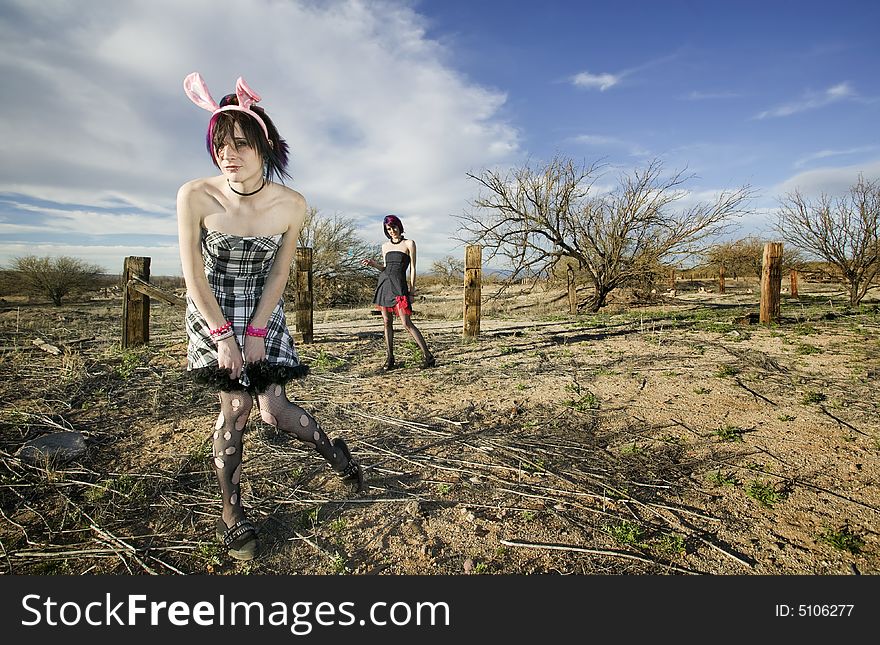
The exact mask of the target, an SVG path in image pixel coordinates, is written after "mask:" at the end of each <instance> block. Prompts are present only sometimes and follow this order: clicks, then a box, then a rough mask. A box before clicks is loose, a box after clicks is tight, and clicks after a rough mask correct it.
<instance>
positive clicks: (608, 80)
mask: <svg viewBox="0 0 880 645" xmlns="http://www.w3.org/2000/svg"><path fill="white" fill-rule="evenodd" d="M620 78H621V77H620V76H615V75H614V74H608V73H604V74H591V73H590V72H580V73H578V74H575V75H574V76H572V77H571V82H572V84H573V85H574V86H575V87H585V88H587V89H598V90H599V91H600V92H604V91H605V90H607V89H609V88H612V87H614V86H615V85H617V84H618V83H619V82H620Z"/></svg>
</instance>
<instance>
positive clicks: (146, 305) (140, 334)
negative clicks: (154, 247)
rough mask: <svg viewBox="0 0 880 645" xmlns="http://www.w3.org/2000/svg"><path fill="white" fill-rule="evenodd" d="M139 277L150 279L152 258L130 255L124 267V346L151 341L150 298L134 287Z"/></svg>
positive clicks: (147, 280)
mask: <svg viewBox="0 0 880 645" xmlns="http://www.w3.org/2000/svg"><path fill="white" fill-rule="evenodd" d="M134 278H138V279H140V280H142V281H144V282H149V281H150V258H144V257H134V256H129V257H127V258H125V264H124V265H123V269H122V346H123V347H137V346H139V345H146V344H147V343H149V342H150V298H149V296H147V295H146V294H143V293H140V292H139V291H136V290H135V289H133V288H132V286H131V284H130V282H131V281H132V280H133V279H134Z"/></svg>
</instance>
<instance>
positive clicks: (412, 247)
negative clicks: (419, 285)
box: [408, 240, 416, 294]
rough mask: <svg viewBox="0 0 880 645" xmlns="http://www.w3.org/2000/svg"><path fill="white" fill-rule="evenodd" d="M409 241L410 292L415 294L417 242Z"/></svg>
mask: <svg viewBox="0 0 880 645" xmlns="http://www.w3.org/2000/svg"><path fill="white" fill-rule="evenodd" d="M408 242H409V292H410V293H411V294H415V290H416V243H415V242H414V241H412V240H408Z"/></svg>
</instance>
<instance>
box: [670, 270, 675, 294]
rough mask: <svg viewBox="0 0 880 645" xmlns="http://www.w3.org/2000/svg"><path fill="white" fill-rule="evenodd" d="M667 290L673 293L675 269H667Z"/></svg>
mask: <svg viewBox="0 0 880 645" xmlns="http://www.w3.org/2000/svg"><path fill="white" fill-rule="evenodd" d="M669 288H670V289H672V290H673V291H675V267H672V268H671V269H669Z"/></svg>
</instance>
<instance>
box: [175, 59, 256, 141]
mask: <svg viewBox="0 0 880 645" xmlns="http://www.w3.org/2000/svg"><path fill="white" fill-rule="evenodd" d="M183 91H184V92H186V95H187V96H188V97H189V99H190V101H192V102H193V103H195V104H196V105H198V106H199V107H200V108H202V109H203V110H208V112H211V114H212V116H213V115H216V114H219V113H220V112H227V111H229V110H235V111H237V112H244V113H245V114H249V115H251V116H252V117H253V118H254V119H256V120H257V123H259V124H260V126H261V127H262V128H263V134H265V135H266V141H271V140H270V139H269V129H268V128H267V127H266V124H265V123H264V122H263V119H261V118H260V116H259V115H258V114H257V113H256V112H254V111H253V110H251V109H250V108H251V106H252V105H254V104H255V103H257V102H258V101H259V100H260V95H259V94H257V93H256V92H254V91H253V90H252V89H251V88H250V87H249V86H248V84H247V83H245V81H244V79H243V78H242V77H241V76H239V77H238V80H237V81H236V82H235V94H236V96H238V105H224V106H223V107H220V106H219V105H218V104H217V101H215V100H214V99H213V97H212V96H211V93H210V92H209V91H208V86H207V85H206V84H205V80H204V79H203V78H202V75H201V74H199V73H198V72H193V73H192V74H190V75H188V76H187V77H186V78H185V79H183Z"/></svg>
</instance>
